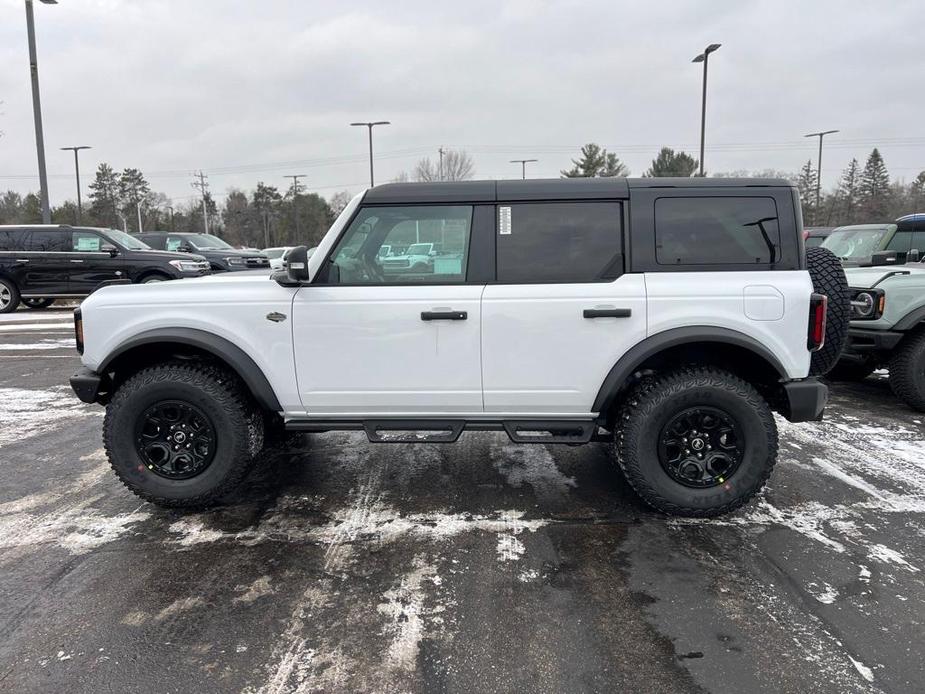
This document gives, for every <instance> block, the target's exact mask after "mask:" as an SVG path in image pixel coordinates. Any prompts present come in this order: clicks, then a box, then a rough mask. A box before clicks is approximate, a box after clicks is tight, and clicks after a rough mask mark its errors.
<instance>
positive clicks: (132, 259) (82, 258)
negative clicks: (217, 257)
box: [0, 225, 209, 313]
mask: <svg viewBox="0 0 925 694" xmlns="http://www.w3.org/2000/svg"><path fill="white" fill-rule="evenodd" d="M208 274H209V263H208V262H207V261H206V260H205V258H201V257H199V256H190V255H188V254H184V253H164V252H161V251H154V250H151V247H150V246H147V245H145V244H144V243H142V242H141V241H139V240H138V239H137V238H135V237H134V236H131V235H129V234H126V233H125V232H123V231H118V230H115V229H96V228H93V227H72V226H68V225H33V226H7V225H0V313H9V312H10V311H15V310H16V307H17V306H18V305H19V303H20V301H22V303H24V304H25V305H26V306H28V307H29V308H45V307H46V306H50V305H51V304H52V303H53V302H54V300H55V299H58V298H65V297H84V296H87V295H88V294H90V293H91V292H93V291H94V290H95V289H98V288H99V287H101V286H102V285H104V284H107V283H112V282H126V281H128V282H136V283H147V282H161V281H163V280H172V279H180V278H183V277H198V276H200V275H208Z"/></svg>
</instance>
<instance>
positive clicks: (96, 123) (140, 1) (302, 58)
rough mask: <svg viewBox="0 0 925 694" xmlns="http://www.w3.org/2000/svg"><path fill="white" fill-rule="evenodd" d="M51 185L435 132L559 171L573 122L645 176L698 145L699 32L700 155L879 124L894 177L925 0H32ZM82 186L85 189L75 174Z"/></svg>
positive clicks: (3, 162) (294, 155) (727, 158)
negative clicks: (654, 164)
mask: <svg viewBox="0 0 925 694" xmlns="http://www.w3.org/2000/svg"><path fill="white" fill-rule="evenodd" d="M35 15H36V25H37V41H38V55H39V73H40V78H41V90H42V108H43V113H44V124H45V142H46V156H47V161H48V170H49V173H50V174H51V176H50V179H49V189H50V194H51V201H52V204H53V205H55V204H60V203H61V202H62V200H63V199H65V198H73V197H74V183H73V164H72V155H71V153H70V152H62V151H60V150H59V149H58V148H59V147H62V146H67V145H83V144H87V145H92V146H93V149H92V150H90V151H88V152H84V153H83V154H82V156H81V164H82V167H81V168H82V171H83V173H84V185H85V186H86V184H87V183H89V181H90V179H91V178H92V172H93V170H94V169H95V167H96V166H97V164H98V163H99V162H102V161H105V162H108V163H110V164H112V165H113V166H114V167H115V168H117V169H122V168H124V167H128V166H132V167H137V168H140V169H141V170H142V171H143V172H144V173H145V174H146V175H147V177H148V179H149V180H150V182H151V184H152V187H153V188H154V189H155V190H159V191H162V192H164V193H166V194H167V195H168V196H170V197H171V198H174V199H175V200H176V201H177V202H180V203H182V202H183V201H185V200H186V199H188V198H189V197H190V196H192V195H193V194H194V191H193V190H192V189H191V188H190V185H189V184H190V181H191V177H190V175H189V173H190V172H191V171H193V170H194V169H200V168H201V169H202V170H203V171H205V172H206V173H207V174H209V182H210V184H211V186H212V190H213V192H214V193H215V194H216V195H217V196H219V197H220V196H221V195H222V194H224V192H225V191H226V190H227V189H228V188H229V187H233V186H234V187H241V188H245V189H250V188H253V187H254V185H255V184H256V183H257V181H259V180H262V181H264V182H266V183H269V184H274V185H278V186H280V187H285V186H286V185H287V179H285V178H283V176H284V175H286V174H306V179H305V182H306V183H307V185H308V189H309V190H312V191H317V192H319V193H321V194H323V195H325V196H330V195H332V194H333V193H335V192H337V191H339V190H349V191H351V192H356V191H359V190H360V189H361V188H362V187H363V186H364V185H366V184H367V181H368V164H367V149H366V146H367V144H366V132H365V129H362V130H361V129H359V128H350V127H348V125H347V124H348V123H350V122H351V121H355V120H380V119H381V120H391V121H392V125H390V126H385V127H382V128H379V129H377V130H376V132H375V146H376V150H377V152H378V155H377V157H376V178H377V180H378V181H379V182H384V181H388V180H389V179H390V178H392V177H394V176H395V175H396V174H397V173H398V172H400V171H402V170H409V171H410V170H411V169H412V168H413V166H414V163H415V161H417V160H418V159H419V158H421V157H422V156H425V155H430V156H431V157H433V158H436V154H437V148H438V147H440V146H441V145H443V146H445V147H451V148H464V149H466V150H467V151H468V152H469V153H470V154H471V155H472V157H473V158H474V160H475V167H476V177H477V178H504V177H515V176H519V175H520V168H519V166H518V165H514V164H510V163H508V160H510V159H515V158H537V159H539V160H540V161H539V163H537V164H532V165H529V168H528V174H529V175H530V176H535V177H550V176H557V175H558V173H559V170H560V169H562V168H566V167H568V166H569V159H570V158H571V157H572V156H574V155H575V154H576V153H577V150H578V148H579V147H580V145H581V144H583V143H585V142H592V141H593V142H598V143H600V144H602V145H604V146H605V147H607V148H608V149H610V150H611V151H614V152H616V154H617V155H618V156H620V157H621V159H623V160H624V161H625V162H626V163H627V165H628V166H629V167H630V169H631V171H632V173H633V174H634V175H641V174H642V173H643V171H645V169H646V168H647V167H648V165H649V162H650V160H651V159H652V158H653V157H654V155H655V153H656V151H657V150H658V148H659V147H660V146H662V145H669V146H673V147H675V148H683V149H685V150H687V151H689V152H691V153H693V154H694V155H695V156H696V153H697V149H698V147H699V136H700V89H701V67H700V65H695V64H692V63H691V59H692V58H693V57H694V56H695V55H696V54H697V53H699V52H700V51H701V50H702V49H703V47H704V46H705V45H707V44H709V43H713V42H716V43H721V44H722V48H721V49H720V50H719V51H718V52H717V53H715V54H713V56H711V59H710V73H709V85H708V112H707V154H706V157H705V159H706V167H707V170H708V171H714V172H716V171H729V170H735V169H750V170H757V169H765V168H775V169H783V170H788V171H796V170H798V169H799V167H800V166H801V165H802V164H803V163H804V162H805V161H806V160H807V159H808V158H810V157H812V158H813V161H815V156H816V146H815V141H814V140H808V139H804V138H803V137H802V136H803V134H804V133H808V132H813V131H818V130H828V129H833V128H838V129H840V130H841V132H840V133H839V134H836V135H833V136H830V137H829V138H827V139H826V150H825V155H824V159H823V182H824V183H825V184H828V183H834V181H835V179H836V178H837V176H838V173H839V172H840V170H841V169H842V168H843V167H844V166H845V164H846V163H847V162H848V161H849V160H850V159H851V157H857V158H858V159H859V160H861V163H862V164H863V160H864V158H865V157H866V156H867V154H868V153H869V152H870V150H871V148H872V147H873V146H879V148H880V150H881V152H882V153H883V155H884V158H885V160H886V164H887V167H888V169H889V171H890V173H891V175H892V176H894V177H897V178H905V179H907V180H910V179H912V178H914V176H915V175H916V174H917V173H918V172H919V171H921V170H923V169H925V85H923V77H925V49H923V45H922V39H921V27H922V26H923V24H925V2H922V1H921V0H917V1H910V2H899V1H894V0H891V1H889V2H869V1H867V2H852V1H850V0H841V1H838V2H823V1H819V0H813V1H812V2H809V1H803V2H796V1H794V2H786V1H784V0H773V1H767V2H765V1H760V0H732V1H729V2H725V1H722V2H721V1H719V0H710V2H705V1H701V2H693V1H691V2H680V1H679V2H670V1H668V0H662V1H660V2H642V3H640V2H615V1H614V0H600V1H597V0H595V1H593V2H590V1H589V2H553V1H548V2H546V1H542V0H533V1H530V0H509V1H506V0H487V1H482V0H466V2H459V3H443V2H434V1H433V0H419V1H414V2H402V3H399V2H383V1H382V0H379V1H378V2H368V3H367V2H310V1H308V0H259V1H258V0H248V1H244V0H240V1H239V0H196V1H195V2H193V1H190V0H172V1H171V0H60V4H58V5H44V4H40V3H39V2H36V7H35ZM0 65H2V68H0V101H3V104H2V105H0V131H2V132H3V136H2V137H0V190H4V189H6V188H12V189H15V190H19V191H21V192H25V191H28V190H35V189H37V188H38V177H37V164H36V156H35V134H34V129H33V120H32V104H31V96H30V83H29V61H28V49H27V43H26V23H25V11H24V2H23V0H0ZM85 193H86V188H85Z"/></svg>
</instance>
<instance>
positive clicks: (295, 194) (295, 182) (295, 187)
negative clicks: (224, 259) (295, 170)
mask: <svg viewBox="0 0 925 694" xmlns="http://www.w3.org/2000/svg"><path fill="white" fill-rule="evenodd" d="M369 131H370V132H372V131H373V130H372V128H370V129H369ZM283 178H291V179H292V210H293V212H294V213H295V235H296V239H297V240H298V239H299V238H300V237H301V231H300V230H299V188H300V187H301V186H300V185H299V179H300V178H305V174H287V175H286V176H284V177H283Z"/></svg>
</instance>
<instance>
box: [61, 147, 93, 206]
mask: <svg viewBox="0 0 925 694" xmlns="http://www.w3.org/2000/svg"><path fill="white" fill-rule="evenodd" d="M82 149H93V148H92V147H90V145H78V146H77V147H61V150H62V151H73V152H74V175H75V176H76V177H77V223H78V224H80V215H81V213H82V210H81V209H80V164H79V163H78V162H77V153H78V152H79V151H80V150H82Z"/></svg>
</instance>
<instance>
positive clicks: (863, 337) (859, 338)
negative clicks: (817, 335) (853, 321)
mask: <svg viewBox="0 0 925 694" xmlns="http://www.w3.org/2000/svg"><path fill="white" fill-rule="evenodd" d="M905 336H906V334H905V333H903V332H898V331H894V330H865V329H864V328H848V342H847V343H846V344H845V350H844V354H845V355H848V354H850V353H852V352H855V353H859V354H860V353H865V354H866V353H869V352H889V351H890V350H892V349H893V348H894V347H896V345H898V344H899V341H900V340H902V339H903V338H904V337H905Z"/></svg>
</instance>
